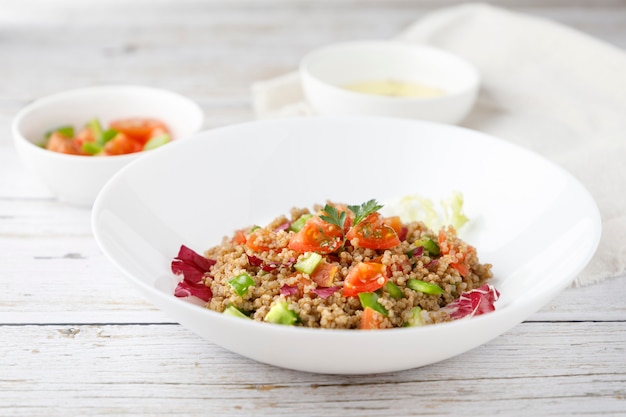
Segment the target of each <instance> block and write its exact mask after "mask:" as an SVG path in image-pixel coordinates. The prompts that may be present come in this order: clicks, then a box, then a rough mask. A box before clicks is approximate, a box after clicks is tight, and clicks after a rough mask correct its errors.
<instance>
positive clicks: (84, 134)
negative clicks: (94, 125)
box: [74, 128, 96, 149]
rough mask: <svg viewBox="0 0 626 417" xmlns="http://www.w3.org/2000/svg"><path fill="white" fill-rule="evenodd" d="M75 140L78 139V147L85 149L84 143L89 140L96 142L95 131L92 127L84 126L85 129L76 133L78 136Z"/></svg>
mask: <svg viewBox="0 0 626 417" xmlns="http://www.w3.org/2000/svg"><path fill="white" fill-rule="evenodd" d="M74 140H75V141H76V144H77V145H78V147H79V148H80V149H83V144H85V143H87V142H95V140H96V138H95V137H94V135H93V131H92V130H91V129H89V128H84V129H83V130H81V131H80V132H78V135H76V138H74Z"/></svg>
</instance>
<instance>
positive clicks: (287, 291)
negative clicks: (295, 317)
mask: <svg viewBox="0 0 626 417" xmlns="http://www.w3.org/2000/svg"><path fill="white" fill-rule="evenodd" d="M298 291H299V289H298V286H297V285H283V286H282V287H280V293H281V294H282V295H296V294H297V293H298Z"/></svg>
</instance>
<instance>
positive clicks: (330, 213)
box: [320, 204, 347, 230]
mask: <svg viewBox="0 0 626 417" xmlns="http://www.w3.org/2000/svg"><path fill="white" fill-rule="evenodd" d="M324 213H326V215H321V216H320V219H322V220H324V221H325V222H327V223H330V224H334V225H335V226H337V227H339V228H340V229H341V230H343V225H344V224H345V222H346V216H347V214H346V212H345V211H342V212H341V213H339V212H338V211H337V209H336V208H335V207H333V206H331V205H330V204H326V205H325V206H324Z"/></svg>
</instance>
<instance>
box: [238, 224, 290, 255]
mask: <svg viewBox="0 0 626 417" xmlns="http://www.w3.org/2000/svg"><path fill="white" fill-rule="evenodd" d="M246 246H247V247H248V248H250V249H252V250H253V251H255V252H263V251H269V250H272V249H276V250H280V249H282V248H283V247H282V246H281V244H280V243H279V240H278V239H277V237H276V233H275V232H273V231H271V230H268V229H264V228H262V227H259V228H257V229H255V230H254V231H253V232H252V233H250V235H249V236H248V238H247V239H246Z"/></svg>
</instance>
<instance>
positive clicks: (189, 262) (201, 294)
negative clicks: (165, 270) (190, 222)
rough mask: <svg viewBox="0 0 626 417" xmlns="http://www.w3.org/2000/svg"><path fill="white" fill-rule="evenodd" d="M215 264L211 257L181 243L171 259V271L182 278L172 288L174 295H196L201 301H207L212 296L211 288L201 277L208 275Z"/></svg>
mask: <svg viewBox="0 0 626 417" xmlns="http://www.w3.org/2000/svg"><path fill="white" fill-rule="evenodd" d="M213 265H215V261H214V260H213V259H207V258H205V257H204V256H202V255H199V254H198V253H196V252H194V251H193V250H191V249H189V248H188V247H187V246H185V245H181V247H180V250H179V251H178V256H177V257H176V258H174V259H173V260H172V264H171V268H172V272H173V273H174V274H176V275H182V276H183V280H182V281H181V282H179V283H178V285H177V286H176V289H175V290H174V295H175V296H176V297H189V296H192V295H194V296H196V297H198V298H200V299H201V300H203V301H209V300H210V299H211V297H212V296H213V294H212V292H211V288H209V287H208V286H206V285H205V283H204V281H203V278H204V277H205V276H208V273H209V271H210V269H211V267H212V266H213Z"/></svg>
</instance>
